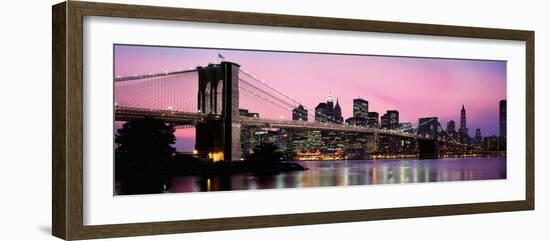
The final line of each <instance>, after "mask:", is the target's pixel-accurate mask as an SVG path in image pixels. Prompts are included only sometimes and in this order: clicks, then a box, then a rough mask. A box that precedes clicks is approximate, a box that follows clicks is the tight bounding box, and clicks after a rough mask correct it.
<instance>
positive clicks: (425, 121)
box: [417, 117, 440, 159]
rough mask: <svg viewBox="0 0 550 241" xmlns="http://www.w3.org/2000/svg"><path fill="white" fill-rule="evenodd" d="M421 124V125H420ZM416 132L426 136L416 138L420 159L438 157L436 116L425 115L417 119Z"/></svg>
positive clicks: (437, 124)
mask: <svg viewBox="0 0 550 241" xmlns="http://www.w3.org/2000/svg"><path fill="white" fill-rule="evenodd" d="M421 124H422V125H421ZM418 125H419V127H418V131H417V134H418V135H421V136H427V137H428V139H417V144H418V152H419V158H420V159H437V158H439V140H438V136H439V129H438V128H439V126H440V124H439V122H438V121H437V117H426V118H420V119H419V120H418Z"/></svg>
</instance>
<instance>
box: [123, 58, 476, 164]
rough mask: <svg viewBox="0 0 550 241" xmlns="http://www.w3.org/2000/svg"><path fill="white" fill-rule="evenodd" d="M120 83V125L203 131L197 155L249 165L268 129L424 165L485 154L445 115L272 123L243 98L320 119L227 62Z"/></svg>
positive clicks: (198, 133)
mask: <svg viewBox="0 0 550 241" xmlns="http://www.w3.org/2000/svg"><path fill="white" fill-rule="evenodd" d="M114 85H115V121H129V120H133V119H139V118H146V117H151V118H158V119H161V120H163V121H165V122H166V123H170V124H173V125H175V126H176V127H177V128H195V131H196V135H195V138H196V140H195V152H196V154H197V155H203V156H207V157H208V158H211V159H212V158H215V159H219V160H224V161H239V160H243V158H245V157H246V154H247V151H248V149H249V148H250V146H249V144H250V143H248V142H249V140H248V137H247V135H249V133H257V132H260V131H268V130H278V131H280V132H282V133H283V134H284V135H285V136H290V137H294V138H295V139H296V137H297V136H298V137H301V138H302V139H303V138H304V136H303V135H304V134H303V133H312V132H313V133H329V135H330V133H339V134H340V135H341V136H343V137H344V138H333V139H332V140H331V141H332V142H333V144H335V145H338V146H346V145H348V146H349V145H354V144H356V143H358V140H364V143H367V144H365V145H364V146H360V147H358V149H365V146H369V148H368V149H369V150H368V152H370V153H382V152H383V151H382V150H385V151H384V152H383V153H385V154H397V151H392V150H397V149H399V150H400V151H399V153H401V154H402V153H406V154H409V155H415V156H416V157H418V158H420V159H431V158H439V157H441V156H443V155H462V154H467V153H471V152H473V151H475V150H476V148H477V147H476V146H475V145H471V144H463V143H461V142H459V141H458V140H457V139H456V137H453V136H451V135H449V134H448V133H446V132H445V131H442V130H443V128H442V127H441V124H440V123H439V122H438V121H437V117H427V118H420V119H419V121H418V122H417V123H412V125H411V126H409V127H408V128H400V129H383V128H376V127H367V126H362V125H350V124H345V123H331V122H318V121H303V120H287V119H284V118H273V117H270V118H268V117H264V116H263V115H262V113H259V114H257V115H243V114H242V113H241V112H242V109H243V108H242V106H241V105H240V102H242V100H243V98H249V99H248V101H249V102H254V103H258V105H264V107H265V106H266V105H269V106H270V107H269V108H272V109H274V110H277V111H279V112H280V113H281V116H283V115H288V114H290V113H292V110H293V109H294V108H296V107H298V106H303V108H304V109H306V110H308V111H307V113H308V114H307V115H308V116H310V117H311V118H310V119H314V118H313V117H314V115H315V114H319V113H318V112H315V110H314V109H312V108H311V107H309V106H306V105H304V104H303V103H301V102H300V101H299V97H292V96H289V95H287V94H286V93H285V92H284V90H280V89H277V88H275V87H273V86H272V85H271V84H270V83H269V82H267V81H264V80H261V79H258V78H256V77H255V76H254V75H252V74H251V73H249V72H246V71H244V70H243V69H242V68H241V66H240V65H238V64H236V63H232V62H226V61H223V62H221V63H219V64H209V65H207V66H199V67H196V68H193V69H187V70H177V71H165V72H161V73H149V74H145V75H132V76H117V77H115V83H114ZM290 87H291V86H289V88H290ZM145 96H147V97H145ZM151 96H153V97H152V98H150V97H151ZM243 133H245V134H243ZM347 138H349V139H348V140H346V139H347ZM295 139H292V138H291V140H290V141H289V142H290V143H288V145H289V146H294V148H295V149H299V147H297V145H293V144H295V143H292V142H293V141H294V140H295ZM298 139H299V138H298ZM294 142H298V141H294ZM359 142H360V141H359ZM403 146H406V147H405V148H403ZM396 148H397V149H396ZM403 149H405V151H403ZM295 151H296V152H300V151H301V150H295ZM393 152H395V153H393Z"/></svg>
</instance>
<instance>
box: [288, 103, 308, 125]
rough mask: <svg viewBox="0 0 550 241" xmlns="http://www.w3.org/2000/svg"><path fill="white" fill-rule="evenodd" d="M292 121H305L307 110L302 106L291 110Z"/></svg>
mask: <svg viewBox="0 0 550 241" xmlns="http://www.w3.org/2000/svg"><path fill="white" fill-rule="evenodd" d="M292 120H301V121H307V110H306V109H305V108H304V106H303V105H299V106H298V107H296V108H294V109H293V110H292Z"/></svg>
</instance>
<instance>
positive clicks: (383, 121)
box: [380, 113, 390, 129]
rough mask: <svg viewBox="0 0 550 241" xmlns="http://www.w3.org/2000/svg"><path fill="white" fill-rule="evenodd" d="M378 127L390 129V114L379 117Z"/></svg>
mask: <svg viewBox="0 0 550 241" xmlns="http://www.w3.org/2000/svg"><path fill="white" fill-rule="evenodd" d="M380 128H382V129H390V116H389V115H388V114H387V113H386V114H383V115H382V116H381V117H380Z"/></svg>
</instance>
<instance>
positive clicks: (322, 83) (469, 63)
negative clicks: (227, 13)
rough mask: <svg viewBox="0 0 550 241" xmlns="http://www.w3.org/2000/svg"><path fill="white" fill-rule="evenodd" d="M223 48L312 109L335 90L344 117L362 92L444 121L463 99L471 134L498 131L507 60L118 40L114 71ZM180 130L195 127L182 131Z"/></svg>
mask: <svg viewBox="0 0 550 241" xmlns="http://www.w3.org/2000/svg"><path fill="white" fill-rule="evenodd" d="M218 54H222V55H223V56H225V58H226V60H227V61H232V62H236V63H239V64H240V65H241V66H242V68H243V69H245V70H246V71H247V72H249V73H253V74H254V75H255V76H257V77H258V78H259V79H262V80H265V81H267V82H269V83H270V84H271V85H273V86H275V87H276V88H278V89H283V90H285V92H286V93H288V95H290V96H294V97H296V99H297V100H298V101H299V102H300V103H301V104H303V105H305V106H307V107H309V108H310V109H313V108H315V106H317V104H318V103H319V102H322V101H325V100H326V98H327V96H328V95H329V94H331V95H332V96H333V98H334V100H335V102H336V99H338V102H339V104H340V106H341V111H342V116H343V119H344V120H345V119H347V118H350V117H352V116H353V114H352V113H353V99H357V98H360V99H364V100H367V101H368V102H369V112H378V113H379V115H380V116H382V115H383V114H384V113H386V111H388V110H398V111H399V118H400V122H417V120H418V119H419V118H422V117H427V116H437V117H438V118H439V121H440V123H441V124H442V125H444V126H445V125H446V124H447V122H448V121H450V120H454V121H455V122H457V123H459V122H460V108H461V107H462V105H464V106H465V108H466V109H467V111H468V129H469V130H470V131H469V133H470V135H472V136H473V133H472V131H473V130H476V129H481V131H482V135H483V136H490V135H499V131H500V130H499V108H498V105H499V101H500V100H503V99H506V63H505V62H503V61H487V60H456V59H430V58H408V57H385V56H367V55H336V54H317V53H288V52H271V51H269V52H267V51H243V50H220V49H191V48H172V47H147V46H129V45H115V72H114V74H115V76H131V75H134V74H143V73H149V72H155V73H156V72H164V71H172V70H177V69H189V68H194V67H196V66H198V65H206V64H208V63H209V62H210V63H216V62H218V61H217V57H218ZM298 80H299V81H298ZM289 86H292V88H289ZM304 90H307V91H304ZM242 106H243V109H249V110H250V111H251V112H260V115H261V116H263V117H266V118H269V117H279V116H281V112H280V111H279V112H277V113H275V112H274V113H271V112H270V111H269V110H268V111H265V110H259V109H261V108H253V107H255V106H254V104H252V103H246V100H245V101H243V103H242ZM247 107H252V108H247ZM258 107H259V106H258ZM296 107H297V106H296ZM284 118H285V119H291V118H292V112H291V111H289V112H288V113H284ZM309 121H313V120H312V119H311V118H310V120H309ZM177 135H178V137H183V138H186V137H191V135H193V134H192V132H191V131H189V130H187V131H186V130H181V131H180V130H179V131H178V133H177ZM178 142H179V141H178Z"/></svg>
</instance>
